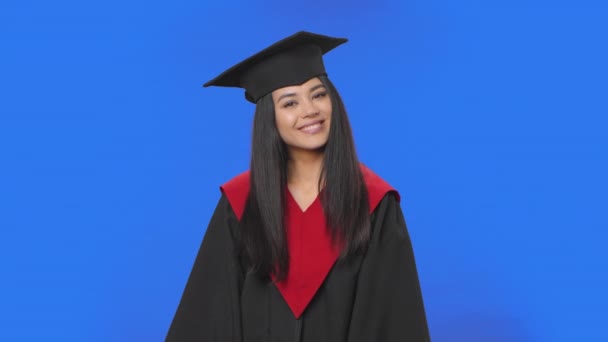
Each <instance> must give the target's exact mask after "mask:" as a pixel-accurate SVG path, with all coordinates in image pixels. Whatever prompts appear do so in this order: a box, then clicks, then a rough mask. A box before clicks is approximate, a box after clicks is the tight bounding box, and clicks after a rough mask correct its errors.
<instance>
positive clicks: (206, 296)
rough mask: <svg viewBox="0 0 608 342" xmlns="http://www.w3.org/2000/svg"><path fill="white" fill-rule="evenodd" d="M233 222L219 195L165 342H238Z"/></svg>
mask: <svg viewBox="0 0 608 342" xmlns="http://www.w3.org/2000/svg"><path fill="white" fill-rule="evenodd" d="M236 222H237V220H236V218H235V216H234V213H233V211H232V209H231V207H230V204H229V203H228V200H227V199H226V197H225V195H222V197H221V199H220V201H219V203H218V205H217V207H216V209H215V212H214V213H213V216H212V218H211V222H210V223H209V226H208V228H207V231H206V232H205V237H204V238H203V241H202V244H201V246H200V249H199V251H198V254H197V256H196V259H195V261H194V265H193V267H192V271H191V272H190V277H189V278H188V282H187V283H186V287H185V289H184V292H183V294H182V297H181V301H180V303H179V306H178V308H177V311H176V313H175V316H174V317H173V321H172V323H171V326H170V328H169V332H168V333H167V337H166V339H165V341H166V342H189V341H209V342H211V341H213V342H215V341H217V342H220V341H221V342H225V341H228V342H241V322H240V304H239V303H240V299H239V293H240V290H239V288H240V284H241V282H242V273H241V270H240V265H239V263H238V257H237V254H236V253H235V251H236V247H235V243H234V238H233V235H232V233H233V232H234V231H235V230H234V227H235V226H236Z"/></svg>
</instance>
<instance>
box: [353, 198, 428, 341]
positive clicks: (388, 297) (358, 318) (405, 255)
mask: <svg viewBox="0 0 608 342" xmlns="http://www.w3.org/2000/svg"><path fill="white" fill-rule="evenodd" d="M348 341H349V342H364V341H366V342H367V341H386V342H397V341H400V342H401V341H403V342H428V341H430V336H429V331H428V327H427V321H426V314H425V310H424V304H423V301H422V293H421V290H420V284H419V281H418V273H417V270H416V263H415V260H414V253H413V250H412V244H411V241H410V237H409V234H408V232H407V227H406V225H405V220H404V218H403V213H402V211H401V207H400V206H399V203H398V201H397V199H396V198H395V195H394V194H392V193H388V194H387V195H385V197H384V198H383V200H382V201H381V202H380V204H379V205H378V207H377V208H376V210H375V211H374V213H373V215H372V238H371V240H370V245H369V247H368V250H367V252H366V255H365V257H364V260H363V262H362V265H361V269H360V271H359V275H358V279H357V289H356V293H355V300H354V305H353V311H352V316H351V323H350V328H349V338H348Z"/></svg>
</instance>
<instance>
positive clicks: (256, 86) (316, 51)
mask: <svg viewBox="0 0 608 342" xmlns="http://www.w3.org/2000/svg"><path fill="white" fill-rule="evenodd" d="M346 41H347V39H345V38H334V37H329V36H324V35H320V34H315V33H310V32H305V31H300V32H298V33H296V34H293V35H291V36H289V37H287V38H284V39H282V40H280V41H278V42H276V43H274V44H272V45H270V46H269V47H267V48H265V49H264V50H262V51H260V52H258V53H256V54H255V55H253V56H251V57H249V58H247V59H245V60H243V61H242V62H240V63H238V64H237V65H235V66H233V67H231V68H230V69H228V70H226V71H224V72H223V73H221V74H220V75H219V76H217V77H216V78H214V79H212V80H211V81H209V82H207V83H205V84H203V86H204V87H209V86H220V87H238V88H244V89H245V98H246V99H247V100H248V101H249V102H253V103H256V102H257V101H258V100H259V99H260V98H261V97H262V96H264V95H266V94H268V93H270V92H272V91H273V90H275V89H279V88H282V87H286V86H290V85H297V84H302V83H304V82H306V81H307V80H309V79H311V78H313V77H316V76H320V75H326V72H325V66H324V65H323V54H325V53H326V52H328V51H330V50H332V49H333V48H335V47H337V46H338V45H340V44H343V43H345V42H346Z"/></svg>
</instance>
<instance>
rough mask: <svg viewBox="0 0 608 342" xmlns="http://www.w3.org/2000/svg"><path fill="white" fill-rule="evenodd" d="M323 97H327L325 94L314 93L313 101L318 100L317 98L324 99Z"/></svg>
mask: <svg viewBox="0 0 608 342" xmlns="http://www.w3.org/2000/svg"><path fill="white" fill-rule="evenodd" d="M325 95H327V93H326V92H320V93H316V94H314V95H313V98H315V99H319V98H322V97H325Z"/></svg>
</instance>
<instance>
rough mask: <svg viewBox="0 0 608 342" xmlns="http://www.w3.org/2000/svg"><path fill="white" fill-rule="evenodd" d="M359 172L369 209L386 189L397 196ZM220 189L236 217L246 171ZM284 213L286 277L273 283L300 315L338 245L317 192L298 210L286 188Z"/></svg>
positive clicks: (246, 184)
mask: <svg viewBox="0 0 608 342" xmlns="http://www.w3.org/2000/svg"><path fill="white" fill-rule="evenodd" d="M361 172H362V173H363V178H364V180H365V184H366V186H367V192H368V201H369V209H370V213H372V212H373V211H374V210H375V209H376V207H377V206H378V204H379V203H380V201H381V200H382V198H383V197H384V195H385V194H386V193H387V192H389V191H392V192H394V193H395V194H396V195H397V199H399V198H400V197H399V193H397V191H396V190H395V189H393V187H391V186H390V185H389V184H388V183H387V182H386V181H384V180H383V179H382V178H380V177H379V176H378V175H376V174H375V173H374V172H372V171H371V170H370V169H369V168H367V167H366V166H364V165H363V164H361ZM220 189H221V191H222V192H223V193H224V195H226V197H227V198H228V201H229V202H230V205H231V206H232V210H233V211H234V213H235V214H236V216H237V218H238V219H239V220H240V219H241V217H242V215H243V211H244V210H245V203H246V201H247V196H248V194H249V172H244V173H242V174H240V175H238V176H236V177H235V178H233V179H232V180H230V181H229V182H227V183H226V184H224V185H222V186H221V187H220ZM285 215H286V222H287V227H286V233H287V246H288V249H289V255H290V258H289V272H288V274H287V278H286V279H285V280H283V281H282V282H278V283H275V286H276V287H277V289H278V290H279V292H280V293H281V295H282V296H283V298H284V299H285V302H286V303H287V305H288V306H289V308H290V309H291V311H292V312H293V315H294V317H295V318H300V316H301V315H302V313H303V312H304V310H306V307H307V306H308V304H309V303H310V302H311V301H312V299H313V297H314V295H315V293H316V292H317V290H318V289H319V288H320V287H321V285H322V284H323V282H324V281H325V278H326V277H327V275H328V274H329V271H330V270H331V268H332V267H333V265H334V263H335V262H336V260H337V259H338V256H339V255H340V248H339V247H338V246H335V245H334V244H332V242H331V236H330V234H329V231H328V229H327V226H326V224H325V215H324V214H323V208H322V205H321V201H320V196H317V198H316V199H315V200H314V202H313V203H312V204H311V205H310V207H309V208H307V209H306V210H305V211H302V210H301V209H300V207H299V206H298V204H297V203H296V201H295V199H294V198H293V196H292V195H291V193H289V191H288V194H287V206H286V213H285ZM273 279H274V278H273Z"/></svg>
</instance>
